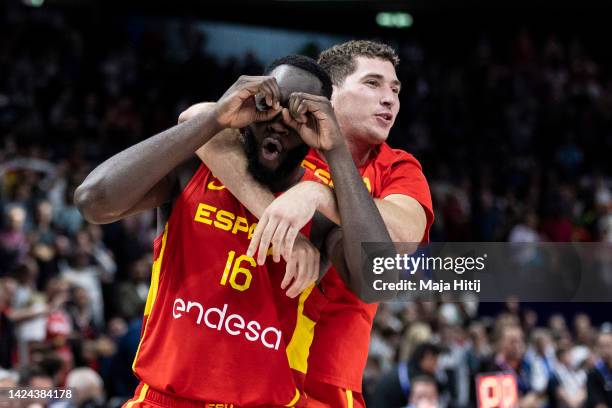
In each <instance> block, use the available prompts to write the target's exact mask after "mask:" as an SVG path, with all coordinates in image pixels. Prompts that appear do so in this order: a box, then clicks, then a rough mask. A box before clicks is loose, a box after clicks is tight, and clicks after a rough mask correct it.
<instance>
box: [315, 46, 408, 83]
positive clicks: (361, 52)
mask: <svg viewBox="0 0 612 408" xmlns="http://www.w3.org/2000/svg"><path fill="white" fill-rule="evenodd" d="M357 57H367V58H377V59H380V60H383V61H389V62H390V63H392V64H393V66H394V67H397V65H398V64H399V57H398V56H397V53H396V52H395V50H394V49H393V48H391V47H390V46H388V45H387V44H383V43H379V42H376V41H369V40H353V41H348V42H345V43H342V44H338V45H334V46H333V47H331V48H328V49H327V50H325V51H323V52H321V55H319V65H321V67H322V68H323V69H324V70H325V71H327V73H328V74H329V76H330V77H331V79H332V82H333V84H334V85H340V84H342V82H344V80H345V79H346V77H347V76H349V75H351V74H352V73H353V72H355V70H356V69H357V64H356V62H355V58H357Z"/></svg>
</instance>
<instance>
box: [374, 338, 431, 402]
mask: <svg viewBox="0 0 612 408" xmlns="http://www.w3.org/2000/svg"><path fill="white" fill-rule="evenodd" d="M441 353H442V349H441V348H440V347H439V346H438V345H436V344H434V343H422V344H419V345H418V346H417V347H416V348H415V349H414V352H413V354H412V356H411V358H410V360H409V361H408V362H407V363H406V362H400V363H399V364H396V365H395V366H394V367H393V368H392V369H391V370H390V371H388V372H387V373H385V374H383V376H382V377H381V379H380V381H379V382H378V384H377V386H376V389H375V390H374V394H373V395H372V399H371V400H370V401H369V402H368V406H371V407H373V408H399V407H403V406H405V405H406V404H408V401H409V399H410V395H411V392H412V381H413V379H414V378H417V377H419V376H422V375H425V376H431V377H434V378H435V376H436V374H437V371H438V358H439V357H440V354H441ZM438 389H440V384H439V385H438Z"/></svg>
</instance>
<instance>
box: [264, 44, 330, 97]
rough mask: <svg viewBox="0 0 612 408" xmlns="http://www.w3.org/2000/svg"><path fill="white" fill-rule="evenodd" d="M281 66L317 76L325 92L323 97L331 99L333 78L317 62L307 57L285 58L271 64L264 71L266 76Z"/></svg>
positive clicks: (291, 56)
mask: <svg viewBox="0 0 612 408" xmlns="http://www.w3.org/2000/svg"><path fill="white" fill-rule="evenodd" d="M281 65H291V66H294V67H296V68H300V69H303V70H304V71H308V72H310V73H311V74H312V75H314V76H316V77H317V78H318V79H319V81H321V91H322V92H323V96H325V97H326V98H331V95H332V81H331V78H330V77H329V74H328V73H327V72H325V70H324V69H323V68H321V66H320V65H319V64H318V63H317V61H315V60H313V59H312V58H310V57H307V56H305V55H298V54H293V55H287V56H285V57H281V58H277V59H275V60H274V61H272V62H271V63H269V64H268V66H267V67H266V69H265V70H264V75H269V74H270V72H272V71H274V69H275V68H277V67H279V66H281Z"/></svg>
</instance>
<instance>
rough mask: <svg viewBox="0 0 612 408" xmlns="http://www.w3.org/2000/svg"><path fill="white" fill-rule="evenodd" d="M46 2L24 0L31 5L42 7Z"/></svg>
mask: <svg viewBox="0 0 612 408" xmlns="http://www.w3.org/2000/svg"><path fill="white" fill-rule="evenodd" d="M44 2H45V0H23V4H25V5H26V6H30V7H40V6H42V5H43V3H44Z"/></svg>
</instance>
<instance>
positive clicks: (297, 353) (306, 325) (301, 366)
mask: <svg viewBox="0 0 612 408" xmlns="http://www.w3.org/2000/svg"><path fill="white" fill-rule="evenodd" d="M314 287H315V285H314V284H313V285H312V286H310V287H309V288H307V289H306V290H304V291H303V292H302V294H301V295H300V299H299V303H298V309H297V320H296V322H295V330H294V331H293V335H292V336H291V341H290V342H289V345H287V359H288V360H289V367H291V368H293V369H294V370H296V371H299V372H300V373H304V374H306V371H308V353H309V352H310V345H311V344H312V339H313V337H314V327H315V322H314V321H312V320H311V319H309V318H308V317H306V316H305V315H304V303H305V302H306V299H308V296H309V295H310V293H311V292H312V290H313V289H314Z"/></svg>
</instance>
